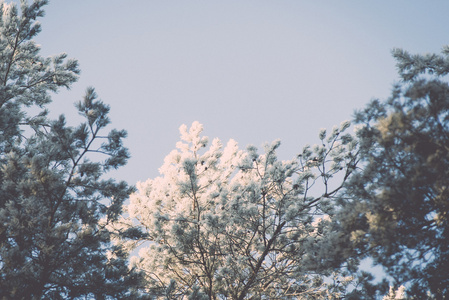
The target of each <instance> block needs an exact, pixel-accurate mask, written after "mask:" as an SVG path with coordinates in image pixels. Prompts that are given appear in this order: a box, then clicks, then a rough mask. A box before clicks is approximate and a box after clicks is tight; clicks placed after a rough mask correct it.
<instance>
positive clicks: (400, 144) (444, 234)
mask: <svg viewBox="0 0 449 300" xmlns="http://www.w3.org/2000/svg"><path fill="white" fill-rule="evenodd" d="M393 55H394V57H395V58H396V59H397V61H398V64H397V66H398V69H399V74H400V75H401V77H402V79H403V81H402V82H401V83H399V84H397V85H396V86H395V87H394V89H393V93H392V96H391V97H390V99H388V100H387V101H385V102H380V101H378V100H375V101H373V102H372V103H371V104H370V105H368V106H367V108H366V109H365V110H362V111H359V112H357V113H356V121H357V122H358V123H360V124H361V125H362V127H361V129H360V130H359V132H358V136H359V141H360V145H361V159H362V160H363V161H364V163H363V164H362V165H364V168H363V171H361V172H358V173H357V174H355V175H354V176H353V178H352V179H351V181H350V182H349V183H348V185H347V190H346V193H345V194H346V198H347V199H352V200H350V201H348V202H347V205H348V209H347V210H346V211H345V213H344V214H343V215H342V218H341V219H342V224H345V226H346V228H347V230H348V231H349V233H348V234H352V236H353V242H354V245H355V246H356V248H358V249H359V251H360V253H363V254H368V255H370V256H371V257H372V258H373V259H374V262H375V263H377V264H380V265H382V266H384V267H385V270H386V272H387V274H388V275H390V276H391V277H392V278H393V280H394V281H395V282H394V284H395V285H405V286H407V287H408V288H407V290H408V292H409V294H410V296H413V297H416V298H415V299H428V298H430V297H435V299H444V298H445V297H449V288H448V287H449V276H448V274H449V273H448V272H446V270H448V269H449V242H448V241H449V215H448V212H449V189H448V187H449V181H448V178H449V171H448V170H449V160H448V157H449V156H448V154H449V114H448V112H449V85H448V83H447V81H446V80H445V76H446V75H447V74H449V48H445V49H444V50H443V54H442V55H437V54H427V55H410V54H409V53H408V52H406V51H403V50H400V49H396V50H394V51H393ZM429 292H430V294H429Z"/></svg>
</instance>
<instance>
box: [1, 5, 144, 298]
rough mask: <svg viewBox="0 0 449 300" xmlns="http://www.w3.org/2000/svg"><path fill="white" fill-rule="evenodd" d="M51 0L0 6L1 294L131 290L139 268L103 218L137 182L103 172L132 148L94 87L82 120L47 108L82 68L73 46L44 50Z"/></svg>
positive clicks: (111, 215) (94, 294) (81, 108)
mask: <svg viewBox="0 0 449 300" xmlns="http://www.w3.org/2000/svg"><path fill="white" fill-rule="evenodd" d="M46 3H47V1H46V0H35V1H34V2H32V3H31V4H28V3H27V1H25V0H23V1H21V5H20V9H19V8H18V7H17V6H16V5H15V4H5V3H2V4H1V6H0V9H1V14H0V59H1V64H0V298H2V299H76V298H83V299H84V297H91V298H98V299H104V298H107V297H113V298H126V297H128V296H129V297H131V296H132V291H130V287H132V286H133V284H134V283H136V282H138V280H139V276H138V274H135V273H134V271H133V270H130V269H129V268H128V266H127V263H126V253H125V252H123V251H122V250H121V249H119V248H118V247H113V246H112V245H111V244H110V233H109V232H108V230H107V229H106V228H105V226H106V225H107V223H108V222H111V221H112V220H115V219H116V218H117V216H118V215H119V214H120V213H121V206H122V203H123V201H124V200H125V199H127V198H128V195H129V194H130V193H131V192H132V190H133V189H132V188H131V187H129V186H128V185H127V184H126V183H125V182H115V181H114V180H112V179H104V175H105V173H106V172H107V171H109V170H111V169H115V168H118V167H120V166H122V165H124V164H125V163H126V161H127V159H128V158H129V154H128V150H127V149H126V148H125V147H124V146H123V143H122V139H123V138H124V137H126V132H125V131H119V130H112V131H110V132H109V133H107V132H105V131H104V130H105V127H106V126H107V125H108V124H109V119H108V116H107V115H108V112H109V107H108V106H107V105H105V104H104V103H103V102H102V101H100V100H98V99H97V96H96V94H95V91H94V90H93V89H92V88H89V89H88V90H87V92H86V96H85V97H84V99H83V100H81V101H79V102H78V103H77V104H76V107H77V109H78V112H79V113H80V114H81V115H82V116H83V117H84V118H85V120H86V121H85V122H84V123H82V124H80V125H78V126H76V127H71V126H68V125H67V124H66V120H65V118H64V116H60V117H59V118H58V119H57V120H50V119H49V118H48V116H47V110H46V109H45V105H46V104H48V103H50V102H51V92H57V91H58V90H59V89H60V88H69V87H70V85H71V84H72V83H73V82H75V81H76V80H77V78H78V74H79V69H78V63H77V61H76V60H71V59H67V55H66V54H61V55H56V56H53V57H50V58H43V57H42V56H40V54H39V50H40V49H39V46H38V45H36V44H35V42H34V41H33V40H32V39H33V38H34V37H35V36H36V34H38V33H39V32H40V30H41V27H40V24H39V23H38V22H37V21H36V19H37V18H38V17H42V16H43V15H44V11H43V6H44V5H45V4H46ZM27 107H34V108H35V109H36V108H41V110H40V112H38V113H37V114H35V115H31V116H30V115H28V114H29V113H28V114H27V112H26V111H27V109H26V108H27ZM100 156H101V157H103V158H99V157H100Z"/></svg>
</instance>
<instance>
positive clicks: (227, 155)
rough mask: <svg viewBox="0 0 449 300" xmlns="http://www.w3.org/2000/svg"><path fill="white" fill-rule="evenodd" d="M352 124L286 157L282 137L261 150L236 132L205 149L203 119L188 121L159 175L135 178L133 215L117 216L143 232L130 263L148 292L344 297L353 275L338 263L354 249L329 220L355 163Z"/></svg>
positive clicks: (122, 223)
mask: <svg viewBox="0 0 449 300" xmlns="http://www.w3.org/2000/svg"><path fill="white" fill-rule="evenodd" d="M348 127H349V122H344V123H342V125H341V127H340V128H338V127H336V128H334V130H333V131H332V132H331V133H330V134H329V135H326V132H325V130H323V131H322V132H321V133H320V139H321V144H320V145H316V146H314V147H310V146H307V147H305V148H304V150H303V151H302V152H301V153H300V154H299V155H298V156H297V157H295V158H294V159H292V160H289V161H279V160H278V158H277V156H276V149H277V148H278V147H279V145H280V143H279V142H274V143H273V144H270V145H267V146H266V147H265V152H264V153H263V154H258V152H257V149H256V148H255V147H253V146H250V147H248V148H247V149H246V150H239V149H238V146H237V143H236V142H235V141H233V140H230V141H229V142H228V143H227V145H226V146H223V144H222V143H221V141H220V140H218V139H214V140H213V141H212V143H211V144H210V146H209V148H207V147H208V139H207V138H206V137H204V136H201V132H202V125H201V124H199V123H198V122H195V123H193V124H192V127H191V128H190V129H187V127H186V126H185V125H184V126H181V128H180V133H181V141H180V142H178V144H177V150H174V151H172V152H171V153H170V154H169V155H168V156H167V157H166V158H165V162H164V165H163V166H162V167H161V168H160V173H161V176H160V177H157V178H155V179H149V180H148V181H146V182H143V183H140V184H139V185H138V192H137V193H136V194H133V195H132V196H131V199H130V204H129V205H128V206H127V210H126V211H127V212H128V214H129V216H128V218H126V219H125V218H124V219H122V220H119V223H117V224H116V230H118V231H126V230H129V228H136V227H137V228H140V229H141V230H142V231H143V232H144V233H145V236H142V238H140V239H137V240H135V241H128V242H127V243H128V246H131V247H136V246H140V247H139V256H138V258H136V259H135V260H134V261H133V264H134V265H135V266H136V267H138V268H139V269H142V270H144V271H145V273H146V274H147V280H148V282H149V283H148V286H149V287H152V289H150V290H151V292H153V293H156V294H160V295H165V296H166V297H169V298H173V299H179V298H180V297H182V296H186V295H190V293H191V291H195V290H196V291H197V292H198V293H203V294H204V295H205V297H206V298H207V299H253V298H256V299H260V298H266V299H298V298H299V299H315V298H316V297H320V298H329V299H334V298H335V297H338V296H339V295H340V296H342V295H344V294H345V292H346V285H347V284H348V283H349V282H350V281H351V280H352V277H350V276H347V274H345V273H344V272H342V271H341V270H340V269H339V266H340V264H341V263H342V261H343V259H344V258H345V257H346V256H347V253H345V249H344V248H343V247H342V248H341V249H340V248H338V246H337V245H338V241H339V240H340V239H341V236H340V234H339V231H338V230H337V228H335V227H334V224H333V222H332V218H333V216H334V208H335V206H334V196H335V195H336V193H337V192H338V191H339V189H340V188H341V187H342V184H343V183H344V182H345V180H346V179H347V178H348V177H349V175H350V174H351V172H352V170H353V169H354V167H355V165H356V163H357V158H356V155H355V152H356V151H357V149H356V147H355V146H356V143H355V141H354V140H353V139H352V136H351V135H350V134H346V133H344V131H345V130H346V129H347V128H348ZM136 222H137V223H136ZM325 278H327V279H328V280H324V279H325ZM150 290H149V291H150Z"/></svg>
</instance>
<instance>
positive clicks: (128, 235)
mask: <svg viewBox="0 0 449 300" xmlns="http://www.w3.org/2000/svg"><path fill="white" fill-rule="evenodd" d="M47 2H48V1H47V0H34V1H32V2H31V3H28V1H26V0H22V1H20V5H17V4H14V3H11V4H5V3H3V2H2V3H1V4H0V10H1V14H0V59H1V63H0V298H2V299H140V298H142V299H239V300H243V299H372V298H374V297H377V298H381V295H382V294H384V295H385V296H384V297H383V299H385V300H386V299H399V298H400V299H405V298H407V297H408V298H407V299H445V298H447V297H449V288H448V287H449V275H448V272H447V271H446V270H448V269H449V213H448V212H449V202H448V196H449V189H448V179H447V178H449V171H448V170H449V155H448V154H449V84H448V82H447V77H446V76H447V75H448V74H449V47H446V48H444V49H443V51H442V54H427V55H411V54H410V53H408V52H406V51H404V50H401V49H395V50H394V51H393V56H394V57H395V58H396V60H397V62H398V63H397V67H398V70H399V75H400V76H401V78H402V81H401V82H400V83H398V84H396V85H395V87H394V88H393V90H392V95H391V97H390V98H389V99H387V100H386V101H379V100H374V101H372V102H371V103H370V104H369V105H368V106H367V107H366V108H365V109H363V110H359V111H357V112H356V113H355V120H354V121H355V123H356V125H357V126H356V128H355V132H356V133H355V134H349V133H347V131H348V128H350V127H351V125H350V122H343V123H342V124H341V125H340V126H338V127H334V128H333V129H332V130H331V131H330V132H327V131H326V130H325V129H322V130H321V132H320V133H319V142H318V144H316V145H314V146H306V147H304V148H303V149H302V151H300V152H299V153H298V154H297V155H296V156H295V157H293V158H292V159H290V160H281V159H279V158H278V156H277V150H278V149H279V147H280V142H279V141H275V142H273V143H271V144H267V145H266V146H265V148H264V150H263V151H261V152H259V150H258V149H257V148H256V147H254V146H248V147H247V148H246V149H240V148H239V146H238V144H237V142H235V141H234V140H230V141H229V142H228V143H227V144H226V145H224V144H223V143H222V142H221V141H220V140H219V139H217V138H216V139H213V140H212V141H211V142H209V139H208V138H207V137H205V136H203V135H202V131H203V126H202V125H201V124H200V123H199V122H193V124H192V125H191V127H190V128H188V127H187V126H186V125H183V126H181V127H180V134H181V141H180V142H178V143H177V144H176V149H175V150H173V151H172V152H171V153H170V154H169V155H168V156H167V157H166V158H165V161H164V164H163V165H162V167H161V168H160V170H159V171H160V176H158V177H156V178H150V179H148V180H147V181H145V182H140V183H138V184H137V188H134V187H133V186H129V185H128V184H127V183H126V182H124V181H120V182H117V181H116V180H114V179H112V178H109V176H108V175H109V174H108V172H109V171H111V170H114V169H117V168H119V167H121V166H123V165H125V164H126V162H127V160H128V159H129V157H130V154H129V151H128V149H127V148H126V147H125V146H124V144H123V139H124V138H126V136H127V133H126V131H124V130H117V129H107V127H108V126H109V125H110V120H109V117H108V115H109V111H110V108H109V106H108V105H107V104H105V103H104V102H103V101H101V100H100V99H98V96H97V94H96V92H95V90H94V88H87V91H86V94H85V96H84V97H83V98H82V99H81V100H79V101H77V102H76V103H75V108H76V110H77V112H78V113H79V115H81V116H82V117H83V120H84V121H83V122H81V123H80V124H78V125H76V126H71V125H68V124H67V121H66V118H65V117H64V115H61V116H60V117H59V118H56V119H51V118H50V117H49V116H48V115H49V113H48V111H47V109H46V107H47V105H48V104H49V103H50V102H51V101H52V93H56V92H58V91H59V90H60V89H61V88H70V86H71V85H72V84H73V83H74V82H76V80H77V79H78V76H79V73H80V70H79V68H78V62H77V61H76V60H74V59H69V58H68V56H67V55H66V54H65V53H63V54H60V55H56V56H52V57H48V58H45V57H42V56H41V55H40V47H39V46H38V45H37V44H36V43H35V42H34V41H33V38H34V37H35V36H36V35H37V34H38V33H39V32H40V30H41V26H40V24H39V22H38V21H37V20H38V18H40V17H43V16H44V10H43V7H44V6H45V5H46V4H47ZM127 200H129V202H126V204H127V205H125V206H124V205H123V204H124V203H125V201H127ZM123 208H124V209H123ZM365 258H371V259H372V260H373V262H374V264H377V265H381V266H383V267H384V270H385V275H386V276H384V277H386V279H384V281H382V282H380V283H375V282H373V281H374V280H373V276H372V275H371V274H369V272H365V271H362V269H361V268H359V267H360V262H361V261H362V260H363V259H365ZM387 279H388V280H389V281H390V283H391V287H390V289H389V290H388V284H389V283H388V282H387Z"/></svg>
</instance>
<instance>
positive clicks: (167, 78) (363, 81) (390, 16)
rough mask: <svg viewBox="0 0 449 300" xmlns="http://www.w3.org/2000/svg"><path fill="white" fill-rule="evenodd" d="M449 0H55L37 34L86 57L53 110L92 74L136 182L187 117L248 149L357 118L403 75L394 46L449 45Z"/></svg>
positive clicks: (69, 111) (289, 146) (149, 173)
mask: <svg viewBox="0 0 449 300" xmlns="http://www.w3.org/2000/svg"><path fill="white" fill-rule="evenodd" d="M448 12H449V1H441V0H433V1H418V0H394V1H393V0H388V1H387V0H380V1H356V0H352V1H350V0H340V1H330V0H329V1H326V0H321V1H320V0H316V1H312V0H310V1H301V0H295V1H293V0H276V1H273V0H271V1H268V0H257V1H256V0H222V1H217V0H208V1H205V0H202V1H200V0H191V1H180V0H172V1H166V0H165V1H162V0H160V1H153V0H129V1H123V0H122V1H115V0H107V1H106V0H96V1H92V0H77V1H63V0H53V1H50V3H49V5H48V6H47V7H46V16H45V17H44V18H42V19H41V20H40V22H41V23H42V29H43V30H42V32H41V33H40V34H39V35H38V37H37V38H36V39H35V40H36V41H37V43H38V44H40V45H41V47H42V51H41V54H42V55H44V56H49V55H53V54H58V53H61V52H66V53H68V56H69V57H70V58H76V59H78V61H79V63H80V68H81V71H82V72H81V75H80V79H79V81H78V82H77V83H76V84H74V85H73V86H72V88H71V90H70V91H61V92H60V93H59V94H57V95H55V96H54V97H53V99H54V103H53V104H52V105H51V106H50V109H51V111H52V113H53V114H55V115H56V114H61V113H64V114H65V115H66V116H67V119H68V121H69V123H73V125H76V124H77V123H78V122H79V120H80V119H78V116H77V113H76V110H75V108H74V106H73V103H74V102H75V101H78V100H80V99H81V98H82V96H83V95H84V92H85V90H86V88H87V87H89V86H93V87H95V89H96V91H97V93H98V95H99V97H100V98H101V99H102V100H103V101H104V102H105V103H107V104H109V105H110V106H111V114H110V117H111V121H112V123H111V127H110V128H111V129H112V128H117V129H126V130H127V131H128V138H127V139H126V140H125V144H126V146H127V147H128V148H129V150H130V152H131V159H130V160H129V163H128V164H127V165H126V166H125V167H122V168H121V169H120V170H119V171H117V172H114V173H113V174H112V176H114V177H115V178H117V179H120V180H126V181H127V182H128V183H130V184H135V183H136V182H137V181H145V180H146V179H148V178H154V177H156V176H158V175H159V173H158V168H159V167H160V166H161V165H162V163H163V160H164V157H165V156H166V155H168V154H169V152H170V151H171V150H173V149H174V148H175V144H176V142H177V141H178V140H179V131H178V128H179V126H180V125H182V124H186V125H188V126H190V125H191V124H192V122H193V121H199V122H200V123H202V124H203V125H204V135H206V136H209V138H210V140H212V139H213V138H214V137H218V138H220V139H221V140H222V141H223V142H224V143H226V142H227V141H228V140H229V139H230V138H232V139H235V140H236V141H237V142H238V143H239V146H240V147H241V148H245V147H246V146H247V145H249V144H252V145H255V146H257V147H259V149H261V151H262V149H263V144H264V143H266V142H271V141H273V140H275V139H280V140H281V141H282V145H281V149H280V151H279V157H280V158H281V159H290V158H292V157H293V156H294V155H295V154H297V153H299V152H301V150H302V147H303V146H305V145H306V144H314V143H317V142H318V133H319V131H320V129H321V128H328V129H330V128H332V127H333V126H334V125H339V124H340V123H341V122H342V121H344V120H348V119H351V118H352V115H353V112H354V110H355V109H361V108H363V107H364V106H365V105H366V104H367V103H368V102H369V101H370V100H371V99H374V98H379V99H385V98H387V97H388V96H389V94H390V91H391V87H392V84H393V83H395V82H397V81H399V77H398V75H397V72H396V68H395V61H394V59H393V58H392V57H391V50H392V49H393V48H403V49H405V50H408V51H410V52H411V53H427V52H430V53H432V52H440V50H441V48H442V47H443V46H444V45H446V44H449V39H448V38H449V36H448V28H449V18H447V14H448Z"/></svg>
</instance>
